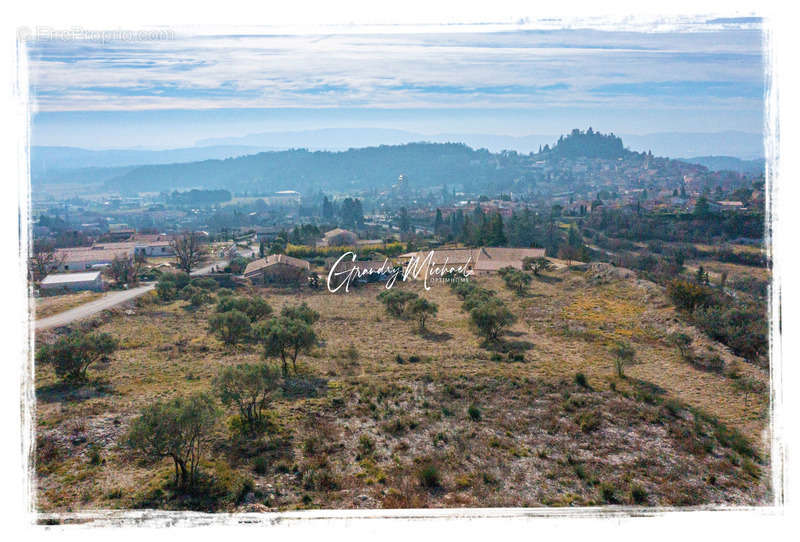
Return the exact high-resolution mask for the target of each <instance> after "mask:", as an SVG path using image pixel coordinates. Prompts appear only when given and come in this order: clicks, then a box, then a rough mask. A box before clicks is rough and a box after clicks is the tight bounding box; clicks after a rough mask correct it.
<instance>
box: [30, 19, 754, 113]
mask: <svg viewBox="0 0 800 542" xmlns="http://www.w3.org/2000/svg"><path fill="white" fill-rule="evenodd" d="M554 24H555V23H554ZM559 24H562V25H564V24H566V23H563V22H562V23H559ZM754 24H755V22H754V21H750V20H747V21H743V22H737V21H728V20H726V21H722V22H720V21H717V22H712V21H703V20H700V21H697V22H695V23H691V22H686V21H682V20H681V21H677V22H674V23H670V24H666V23H664V24H661V25H659V26H658V27H654V28H655V29H656V30H658V29H663V28H668V29H669V30H668V31H655V30H654V29H651V28H639V27H636V28H633V27H631V28H629V27H625V29H624V30H619V31H613V30H610V28H611V29H613V25H612V26H604V27H602V28H604V29H602V30H598V29H596V28H595V29H592V28H580V27H575V28H561V29H556V28H545V29H535V30H532V29H522V30H516V29H510V28H509V27H507V26H506V27H501V29H500V30H501V31H476V30H475V29H474V28H471V29H468V31H463V32H462V31H458V32H436V31H427V32H424V31H415V32H404V31H403V30H404V29H403V28H402V27H397V28H395V27H391V28H387V31H386V32H375V31H374V29H373V31H370V32H367V31H364V32H362V33H359V32H358V30H359V29H358V28H356V29H355V30H353V29H350V31H348V32H341V33H337V32H332V33H329V34H315V35H303V34H289V33H284V34H278V33H275V32H274V31H269V32H265V33H264V34H259V33H258V32H257V31H248V32H247V33H243V34H238V35H237V34H213V33H206V34H195V35H189V34H186V35H180V34H176V35H175V39H164V40H156V41H108V42H105V43H100V42H90V41H34V42H30V43H29V57H30V63H29V65H30V70H31V74H30V75H31V77H30V80H31V91H32V97H33V99H34V101H35V104H36V107H37V109H38V110H40V111H103V110H108V111H122V110H126V111H127V110H146V109H211V108H331V107H346V106H357V107H370V108H422V109H424V108H442V107H445V108H446V107H453V108H526V107H536V108H541V107H570V106H576V107H577V106H580V107H596V108H606V109H607V108H609V107H622V106H625V107H627V106H629V105H631V104H634V105H636V106H637V107H642V108H654V107H673V106H675V105H676V104H678V103H679V104H682V105H684V106H686V107H699V106H703V107H714V108H723V109H724V108H727V109H730V110H731V111H733V110H742V109H743V108H745V109H747V108H749V109H750V110H757V109H758V110H760V108H761V107H762V104H761V94H762V79H763V70H764V59H763V54H762V49H761V47H762V43H761V42H762V35H761V32H760V30H759V29H758V28H755V27H754ZM578 26H579V25H578ZM434 30H435V29H434Z"/></svg>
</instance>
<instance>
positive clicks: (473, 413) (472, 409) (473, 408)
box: [467, 403, 483, 422]
mask: <svg viewBox="0 0 800 542" xmlns="http://www.w3.org/2000/svg"><path fill="white" fill-rule="evenodd" d="M467 414H469V419H470V420H472V421H473V422H477V421H480V420H481V418H482V417H483V413H482V412H481V409H480V407H478V405H476V404H475V403H473V404H471V405H469V408H468V409H467Z"/></svg>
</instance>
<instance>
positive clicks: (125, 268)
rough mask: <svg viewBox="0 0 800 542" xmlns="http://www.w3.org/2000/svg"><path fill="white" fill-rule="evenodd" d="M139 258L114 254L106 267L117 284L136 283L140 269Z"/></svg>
mask: <svg viewBox="0 0 800 542" xmlns="http://www.w3.org/2000/svg"><path fill="white" fill-rule="evenodd" d="M143 265H144V264H143V263H142V261H141V260H139V259H137V258H135V257H133V258H131V257H127V256H115V257H114V259H113V260H112V261H111V265H110V266H109V267H108V272H109V274H110V275H111V278H113V279H114V280H115V281H116V282H117V284H136V283H137V282H139V273H140V272H141V270H142V267H143Z"/></svg>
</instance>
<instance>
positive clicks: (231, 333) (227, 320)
mask: <svg viewBox="0 0 800 542" xmlns="http://www.w3.org/2000/svg"><path fill="white" fill-rule="evenodd" d="M208 325H209V330H210V331H211V332H212V333H215V334H216V335H217V337H219V338H220V340H221V341H222V342H224V343H225V344H227V345H230V346H234V345H236V344H238V343H239V342H241V341H243V340H244V339H245V338H246V337H247V336H249V335H250V330H251V327H250V319H249V318H248V317H247V315H246V314H245V313H243V312H241V311H239V310H236V309H233V310H230V311H228V312H223V313H222V314H215V315H214V316H212V317H211V318H210V319H209V320H208Z"/></svg>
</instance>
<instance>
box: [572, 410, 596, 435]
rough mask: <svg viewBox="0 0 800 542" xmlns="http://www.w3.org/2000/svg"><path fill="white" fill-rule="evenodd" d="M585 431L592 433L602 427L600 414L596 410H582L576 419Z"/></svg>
mask: <svg viewBox="0 0 800 542" xmlns="http://www.w3.org/2000/svg"><path fill="white" fill-rule="evenodd" d="M575 423H577V424H578V427H580V428H581V431H583V432H584V433H591V432H592V431H594V430H596V429H597V428H598V427H600V416H598V415H597V413H596V412H591V411H589V412H582V413H581V414H579V415H578V417H577V418H576V420H575Z"/></svg>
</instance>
